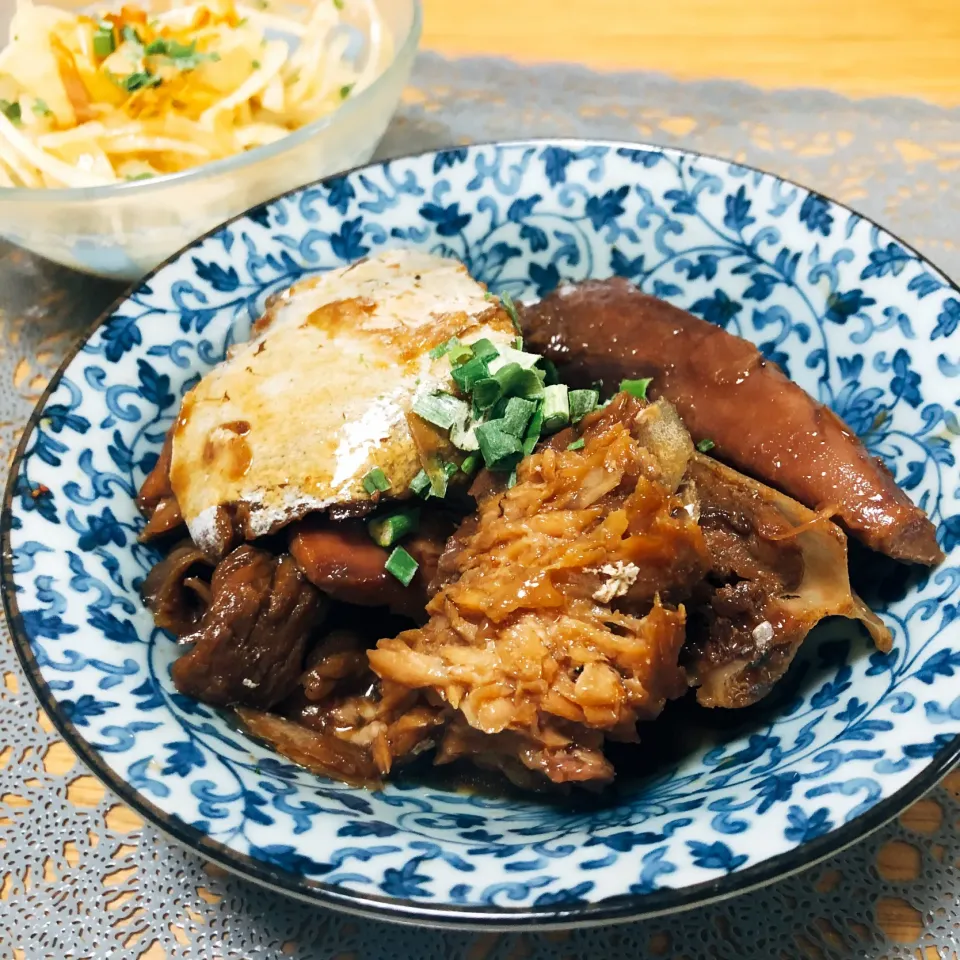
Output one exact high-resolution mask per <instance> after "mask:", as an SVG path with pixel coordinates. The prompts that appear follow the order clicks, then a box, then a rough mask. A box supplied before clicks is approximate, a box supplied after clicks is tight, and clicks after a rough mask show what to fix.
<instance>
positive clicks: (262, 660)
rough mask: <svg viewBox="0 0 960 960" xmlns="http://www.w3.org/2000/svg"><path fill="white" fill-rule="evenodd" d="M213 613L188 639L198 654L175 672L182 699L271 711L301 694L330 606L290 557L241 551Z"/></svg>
mask: <svg viewBox="0 0 960 960" xmlns="http://www.w3.org/2000/svg"><path fill="white" fill-rule="evenodd" d="M210 593H211V599H210V605H209V607H208V608H207V610H206V612H205V613H204V614H203V618H202V619H201V620H200V622H199V624H198V625H197V626H196V628H195V629H194V630H193V631H192V632H191V633H188V634H185V635H184V636H182V637H181V641H182V642H183V643H193V644H195V646H194V648H193V649H192V650H191V651H190V652H189V653H188V654H186V655H185V656H183V657H181V658H180V659H179V660H177V661H176V663H174V665H173V682H174V683H175V684H176V687H177V689H178V690H179V691H180V692H181V693H185V694H187V695H188V696H191V697H196V698H197V699H198V700H202V701H203V702H204V703H210V704H214V705H216V706H224V705H227V704H231V703H243V704H247V705H249V706H256V707H263V708H267V707H271V706H273V705H274V704H276V703H278V702H279V701H281V700H283V699H284V698H285V697H288V696H289V695H290V694H291V693H292V692H293V691H294V690H295V689H296V687H297V686H298V684H299V681H300V675H301V673H302V671H303V660H304V654H305V652H306V648H307V642H308V640H309V638H310V636H311V634H312V633H313V631H315V630H316V628H317V627H318V626H319V625H320V623H321V622H322V620H323V616H324V613H325V606H326V604H325V601H324V599H323V598H322V596H321V594H320V591H319V590H317V588H316V587H315V586H313V584H311V583H310V582H309V581H308V580H307V579H306V578H305V577H304V576H303V574H302V573H301V572H300V570H299V569H298V568H297V565H296V563H294V561H293V559H292V558H291V557H290V556H288V555H283V556H281V557H276V556H273V555H272V554H269V553H267V552H265V551H263V550H259V549H257V548H255V547H249V546H243V547H238V548H237V549H236V550H234V551H233V553H231V554H230V555H229V556H228V557H226V559H224V560H222V561H221V562H220V563H219V564H218V565H217V568H216V570H214V572H213V579H212V580H211V583H210Z"/></svg>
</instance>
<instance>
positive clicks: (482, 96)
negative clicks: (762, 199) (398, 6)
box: [0, 54, 960, 960]
mask: <svg viewBox="0 0 960 960" xmlns="http://www.w3.org/2000/svg"><path fill="white" fill-rule="evenodd" d="M536 135H561V136H591V137H609V138H616V139H634V140H647V141H653V142H657V143H665V144H671V145H683V146H686V147H689V148H693V149H698V150H702V151H703V152H706V153H715V154H720V155H723V156H728V157H731V158H735V159H737V160H739V161H741V162H748V163H753V164H755V165H757V166H761V167H765V168H767V169H771V170H773V171H775V172H777V173H780V174H781V175H784V176H787V177H790V178H792V179H795V180H798V181H800V182H802V183H805V184H808V185H811V186H813V187H815V188H816V189H818V190H820V191H821V192H823V193H826V194H828V195H831V196H834V197H835V198H837V199H839V200H841V201H844V202H847V203H850V204H851V205H854V206H856V207H857V208H859V209H861V210H862V211H863V212H864V213H866V214H868V215H870V216H873V217H875V218H876V219H878V220H880V221H881V222H883V223H884V224H885V225H888V226H889V227H890V228H891V229H892V230H893V231H894V232H896V233H899V234H900V235H901V236H902V237H903V238H904V239H905V240H907V241H908V242H911V243H914V244H916V245H917V246H918V247H919V248H920V249H921V250H923V251H924V252H925V253H926V254H928V255H929V256H930V257H931V258H932V259H933V260H934V262H935V263H937V264H938V265H939V266H941V267H942V268H943V269H945V270H946V271H947V273H948V274H952V275H953V276H960V248H958V246H957V243H956V240H955V237H956V227H955V225H956V224H958V223H960V191H957V190H956V189H955V183H956V172H957V171H958V170H960V110H954V111H946V110H941V109H938V108H936V107H932V106H929V105H927V104H923V103H919V102H916V101H910V100H873V101H861V102H856V103H855V102H853V101H849V100H846V99H844V98H841V97H837V96H835V95H832V94H828V93H822V92H816V91H788V92H781V93H766V92H762V91H759V90H756V89H753V88H750V87H747V86H744V85H741V84H734V83H726V82H723V83H721V82H715V83H693V84H682V83H677V82H675V81H671V80H667V79H665V78H662V77H657V76H651V75H644V74H620V75H617V74H597V73H593V72H591V71H588V70H585V69H581V68H577V67H570V66H551V67H539V68H519V67H517V66H515V65H513V64H511V63H509V62H506V61H490V60H466V61H446V60H443V59H442V58H440V57H438V56H436V55H432V54H425V55H422V56H421V57H420V59H419V61H418V64H417V68H416V71H415V73H414V77H413V80H412V81H411V85H410V88H409V89H408V91H407V94H406V96H405V102H404V106H403V108H402V110H401V112H400V114H399V115H398V117H397V118H396V120H395V122H394V124H393V125H392V126H391V129H390V131H389V132H388V134H387V137H386V139H385V140H384V143H383V145H382V147H381V151H380V155H381V156H391V155H398V154H401V153H408V152H415V151H417V150H419V149H430V148H432V147H434V146H440V145H447V144H451V143H463V142H469V141H483V140H492V139H497V138H502V137H517V136H536ZM117 292H118V289H117V288H116V287H115V286H113V285H111V284H108V283H105V282H103V281H98V280H95V279H92V278H89V277H83V276H80V275H78V274H75V273H71V272H70V271H67V270H65V269H62V268H59V267H56V266H54V265H52V264H49V263H46V262H44V261H41V260H39V259H37V258H35V257H32V256H30V255H28V254H24V253H21V252H19V251H16V250H13V249H11V248H9V247H7V246H2V245H0V452H2V453H3V454H5V459H6V460H7V462H9V459H10V457H11V456H12V453H13V449H14V447H15V445H16V442H17V439H18V437H19V435H20V432H21V430H22V428H23V424H24V423H25V421H26V419H27V417H28V415H29V413H30V411H31V410H32V408H33V405H34V404H35V402H36V401H37V399H38V398H39V395H40V393H41V392H42V390H43V388H44V386H45V384H46V382H47V380H48V378H49V376H50V375H51V373H52V372H53V371H54V370H55V369H56V366H57V365H58V363H59V358H60V357H61V356H62V355H63V354H64V353H65V352H66V350H67V349H68V347H69V345H70V343H71V342H72V341H73V340H74V339H75V338H76V337H77V335H78V334H79V333H80V332H81V331H83V330H84V329H85V328H86V327H87V326H88V325H89V323H91V322H92V321H93V319H94V318H95V317H96V316H97V315H98V313H99V312H100V311H101V310H102V309H103V308H104V307H105V306H106V305H107V304H108V303H109V302H110V301H111V299H112V298H113V297H114V296H115V295H116V294H117ZM958 828H960V772H955V773H954V774H952V775H951V776H950V777H948V778H947V780H946V781H945V782H944V784H942V785H941V786H940V787H938V788H937V789H936V790H935V791H933V792H932V793H931V794H930V795H929V796H928V797H927V798H925V799H924V800H921V801H920V802H919V803H917V804H916V805H915V806H914V807H912V808H911V809H910V810H909V811H907V812H906V813H904V814H903V815H902V816H901V817H900V818H899V819H898V820H897V821H895V822H894V823H892V824H890V825H888V826H887V827H886V828H885V829H883V830H881V831H879V832H878V833H876V834H874V835H873V836H872V837H869V838H867V839H866V840H864V841H863V842H861V843H860V844H858V845H856V846H855V847H853V848H851V849H850V850H848V851H846V852H845V853H843V854H841V855H839V856H837V857H834V858H833V859H831V860H829V861H826V862H825V863H823V864H821V865H820V866H818V867H815V868H813V869H811V870H809V871H807V872H805V873H803V874H800V875H798V876H796V877H793V878H790V879H787V880H784V881H781V882H780V883H778V884H774V885H771V886H769V887H767V888H765V889H764V890H762V891H758V892H756V893H753V894H747V895H745V896H743V897H740V898H737V899H735V900H732V901H728V902H726V903H723V904H718V905H715V906H712V907H709V908H706V909H703V910H700V911H693V912H691V913H687V914H682V915H678V916H674V917H669V918H664V919H657V920H651V921H647V922H644V923H637V924H628V925H623V926H618V927H612V928H607V929H601V930H592V931H576V932H569V933H554V934H548V935H538V934H511V935H498V934H493V933H491V934H480V935H478V934H458V933H441V932H431V931H425V930H423V929H408V928H397V927H392V926H387V925H384V924H379V923H375V922H372V921H368V920H357V919H355V918H351V917H348V916H343V915H339V914H335V913H332V912H328V911H324V910H320V909H317V908H315V907H309V906H306V905H303V904H300V903H298V902H295V901H293V900H289V899H286V898H284V897H281V896H279V895H276V894H273V893H270V892H267V891H265V890H262V889H260V888H258V887H256V886H254V885H252V884H249V883H247V882H246V881H243V880H239V879H237V878H235V877H232V876H230V875H228V874H226V873H224V872H223V871H222V870H221V869H219V868H217V867H215V866H213V865H211V864H209V863H205V862H204V861H203V860H201V859H200V858H198V857H196V856H194V855H193V854H191V853H189V852H188V851H186V850H183V849H181V848H179V847H177V846H175V845H171V844H169V843H168V842H167V841H166V840H164V839H163V838H162V837H161V836H159V835H158V834H157V832H156V831H155V830H153V829H152V828H150V827H149V826H145V825H144V824H143V823H142V822H141V821H140V819H139V818H138V817H137V816H136V815H135V814H133V813H132V812H131V811H129V810H128V809H126V808H125V807H123V806H122V805H121V804H120V803H119V802H118V801H117V800H116V798H115V797H113V796H111V795H110V794H109V792H107V791H106V790H105V789H104V788H103V787H102V786H101V785H100V784H99V783H98V782H97V781H96V780H95V779H94V778H93V777H91V776H90V775H89V773H88V772H87V771H86V770H85V769H84V768H83V767H82V765H81V764H80V763H79V761H77V760H76V758H75V757H74V756H73V754H72V753H71V751H70V750H69V748H68V747H67V746H66V745H65V744H64V743H63V742H62V741H61V740H59V738H58V737H57V735H56V734H55V732H54V731H53V728H52V727H51V725H50V723H49V721H48V720H47V718H46V717H45V716H44V715H43V713H42V712H41V711H40V710H39V707H38V705H37V703H36V701H35V699H34V698H33V696H32V694H31V692H30V690H29V688H28V687H27V685H26V682H25V679H24V677H23V674H22V671H21V670H20V667H19V664H18V663H17V661H16V657H15V655H14V653H13V650H12V648H11V646H10V643H9V638H8V637H7V635H6V631H5V630H4V631H3V633H2V637H0V851H2V854H0V960H68V958H69V960H73V958H77V960H83V958H106V957H110V958H117V960H126V958H130V960H133V958H138V960H163V958H170V960H173V958H191V960H199V958H204V960H206V958H236V960H283V958H294V960H434V958H436V960H520V958H526V960H580V958H583V960H587V958H590V960H592V958H600V957H603V958H610V960H619V958H627V957H630V958H640V957H644V958H645V957H652V958H667V960H682V958H685V960H698V958H700V957H711V958H717V960H728V958H729V960H735V958H736V960H748V958H758V960H767V958H770V960H774V958H783V960H793V958H808V960H849V958H851V957H857V958H864V960H880V958H891V960H892V958H895V957H896V958H907V957H911V958H919V960H934V958H941V960H948V958H950V960H956V958H957V952H956V945H957V943H958V942H960V878H958V870H960V830H958Z"/></svg>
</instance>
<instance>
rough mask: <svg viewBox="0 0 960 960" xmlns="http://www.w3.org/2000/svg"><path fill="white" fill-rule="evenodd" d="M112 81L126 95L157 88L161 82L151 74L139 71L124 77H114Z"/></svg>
mask: <svg viewBox="0 0 960 960" xmlns="http://www.w3.org/2000/svg"><path fill="white" fill-rule="evenodd" d="M110 79H111V80H113V81H114V82H115V83H116V84H117V85H118V86H120V87H123V89H124V90H126V91H127V93H136V92H137V91H138V90H144V89H146V88H147V87H158V86H159V85H160V84H161V83H162V80H161V78H160V77H158V76H156V74H153V73H147V71H146V70H140V71H138V72H137V73H131V74H129V75H128V76H126V77H114V76H113V75H111V77H110Z"/></svg>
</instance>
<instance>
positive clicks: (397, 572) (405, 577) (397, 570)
mask: <svg viewBox="0 0 960 960" xmlns="http://www.w3.org/2000/svg"><path fill="white" fill-rule="evenodd" d="M419 566H420V564H418V563H417V561H416V560H414V559H413V557H411V556H410V554H409V553H407V551H406V550H404V549H403V547H394V549H393V553H391V554H390V556H389V557H387V562H386V563H385V564H384V565H383V568H384V570H386V571H387V573H390V574H392V575H393V576H395V577H396V578H397V579H398V580H399V581H400V582H401V583H402V584H403V585H404V586H405V587H409V586H410V581H411V580H413V578H414V576H415V575H416V572H417V569H418V567H419Z"/></svg>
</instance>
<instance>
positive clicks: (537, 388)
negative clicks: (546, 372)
mask: <svg viewBox="0 0 960 960" xmlns="http://www.w3.org/2000/svg"><path fill="white" fill-rule="evenodd" d="M493 378H494V380H496V381H497V383H499V384H500V395H501V396H502V397H528V398H529V397H542V396H543V383H542V382H541V380H540V377H539V376H537V371H536V370H534V369H530V368H528V369H524V368H523V367H521V366H520V364H519V363H508V364H507V365H506V366H505V367H503V368H501V369H500V370H498V371H497V372H496V373H495V374H494V375H493ZM480 382H481V383H482V382H483V381H480Z"/></svg>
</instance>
